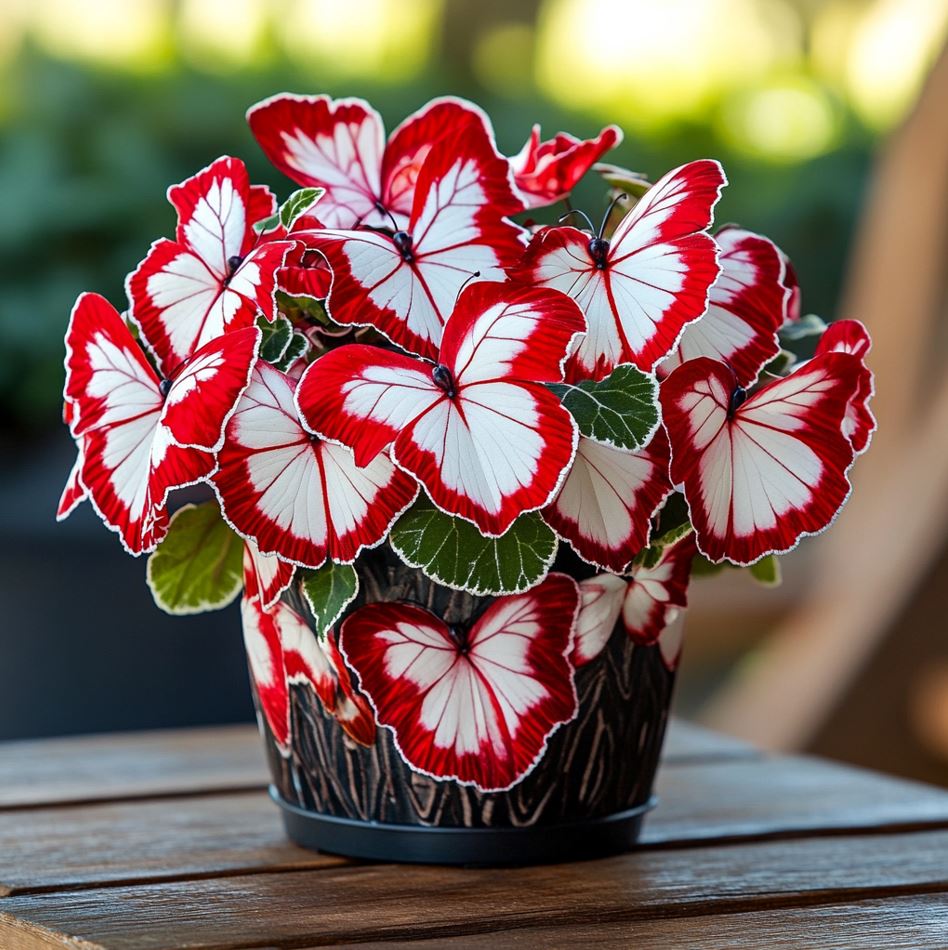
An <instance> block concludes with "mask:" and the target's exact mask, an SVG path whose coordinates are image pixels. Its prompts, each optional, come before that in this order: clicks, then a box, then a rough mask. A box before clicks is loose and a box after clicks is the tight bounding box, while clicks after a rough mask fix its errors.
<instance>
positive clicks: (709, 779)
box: [642, 756, 948, 846]
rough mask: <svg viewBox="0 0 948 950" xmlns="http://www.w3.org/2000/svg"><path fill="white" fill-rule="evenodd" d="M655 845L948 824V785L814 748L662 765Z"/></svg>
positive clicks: (651, 830)
mask: <svg viewBox="0 0 948 950" xmlns="http://www.w3.org/2000/svg"><path fill="white" fill-rule="evenodd" d="M656 791H657V793H658V796H659V805H658V807H657V808H656V809H655V811H654V812H653V814H652V815H650V816H649V818H648V819H647V821H646V824H645V827H644V831H643V839H642V840H643V842H644V843H647V844H649V845H652V846H655V845H672V844H680V843H686V844H687V843H693V842H695V841H700V840H709V841H710V840H715V841H718V842H720V841H726V840H729V839H732V838H733V839H739V838H747V837H779V836H791V835H797V836H798V835H801V834H814V833H827V832H838V833H843V832H848V831H854V830H873V829H880V828H889V829H891V830H900V829H901V830H915V829H920V828H924V827H932V828H938V827H946V826H948V791H945V790H944V789H940V788H935V787H934V786H931V785H922V784H920V783H918V782H910V781H906V780H904V779H897V778H892V777H889V776H886V775H880V774H879V773H877V772H869V771H866V770H865V769H856V768H852V767H850V766H845V765H838V764H836V763H833V762H828V761H826V760H824V759H816V758H811V757H806V756H779V757H772V758H771V757H764V758H760V759H756V760H753V759H749V760H744V761H731V762H723V763H718V764H713V765H711V764H708V765H692V766H678V767H675V768H664V769H662V770H661V771H660V773H659V776H658V781H657V783H656Z"/></svg>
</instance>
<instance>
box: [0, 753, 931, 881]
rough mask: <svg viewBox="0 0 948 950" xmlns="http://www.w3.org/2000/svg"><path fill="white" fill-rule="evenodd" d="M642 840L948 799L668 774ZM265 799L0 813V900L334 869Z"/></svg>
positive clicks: (808, 823)
mask: <svg viewBox="0 0 948 950" xmlns="http://www.w3.org/2000/svg"><path fill="white" fill-rule="evenodd" d="M658 792H659V794H660V795H661V803H660V805H659V807H658V808H657V809H656V810H655V811H654V812H653V813H652V814H651V815H650V816H649V818H648V819H647V821H646V824H645V828H644V832H643V844H644V845H645V846H651V847H659V846H662V847H669V846H686V845H688V844H689V843H691V844H694V843H695V842H709V843H710V842H721V841H731V840H739V839H746V838H768V837H789V836H797V837H799V836H803V835H815V834H826V833H840V832H841V831H844V830H849V831H852V830H859V829H876V828H883V827H888V828H890V829H900V830H910V829H912V830H914V829H919V828H938V827H948V792H944V791H941V790H939V789H935V788H931V787H928V786H924V785H918V784H916V783H914V782H905V781H901V780H898V779H891V778H887V777H885V776H881V775H876V774H874V773H871V772H864V771H862V770H858V769H850V768H846V767H844V766H837V765H833V764H831V763H827V762H821V761H819V760H816V759H776V760H770V759H759V760H752V759H749V760H741V761H736V762H725V763H718V764H713V765H711V764H701V765H691V766H677V767H673V768H665V769H664V770H663V772H662V773H661V775H660V777H659V781H658ZM340 860H341V859H337V858H332V857H330V856H328V855H318V854H313V853H312V852H308V851H304V850H302V849H299V848H296V847H295V846H294V845H292V844H290V843H289V842H288V841H287V839H286V836H285V834H284V832H283V826H282V823H281V821H280V817H279V812H278V810H277V808H276V806H275V805H274V804H273V803H272V802H271V801H270V800H269V798H268V797H267V796H266V795H264V794H263V793H261V792H248V793H241V794H229V795H222V796H195V797H190V798H180V799H177V800H175V801H174V803H173V804H172V803H169V802H167V801H165V800H159V801H135V802H123V803H113V804H103V805H86V806H75V807H71V808H44V809H37V810H35V811H32V812H31V813H30V814H29V818H28V821H26V822H25V816H24V815H23V814H22V813H20V812H8V813H6V814H4V813H0V895H9V894H22V893H37V892H43V891H52V890H63V889H74V888H79V887H90V886H103V885H110V886H114V885H116V884H123V883H130V882H133V881H141V882H154V881H160V880H178V879H184V878H198V877H208V876H215V875H216V876H224V875H233V874H249V873H254V872H259V871H263V870H287V869H291V868H313V869H315V868H324V867H334V866H336V865H338V864H339V863H340Z"/></svg>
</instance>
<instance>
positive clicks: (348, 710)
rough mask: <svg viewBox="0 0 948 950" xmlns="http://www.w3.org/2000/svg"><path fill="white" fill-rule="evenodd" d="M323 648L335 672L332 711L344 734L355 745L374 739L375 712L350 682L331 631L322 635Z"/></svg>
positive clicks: (369, 744)
mask: <svg viewBox="0 0 948 950" xmlns="http://www.w3.org/2000/svg"><path fill="white" fill-rule="evenodd" d="M326 650H327V653H328V655H329V659H330V661H331V662H332V665H333V669H334V670H335V674H336V681H337V682H336V696H335V702H334V705H333V709H332V714H333V715H334V716H335V717H336V721H337V722H338V723H339V725H340V726H342V728H343V729H344V730H345V732H346V734H347V735H348V736H349V738H350V739H352V740H353V741H354V742H358V743H359V745H364V746H371V745H373V744H374V743H375V733H376V725H375V713H374V712H373V711H372V707H371V706H370V705H369V703H368V701H367V700H366V698H365V696H363V695H362V693H360V692H359V691H358V690H357V689H356V688H355V686H353V684H352V677H351V676H350V675H349V667H348V666H346V661H345V659H344V658H343V656H342V654H341V653H340V652H339V646H338V644H337V643H336V637H335V635H334V634H330V635H329V636H328V637H327V638H326Z"/></svg>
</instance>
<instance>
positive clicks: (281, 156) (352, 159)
mask: <svg viewBox="0 0 948 950" xmlns="http://www.w3.org/2000/svg"><path fill="white" fill-rule="evenodd" d="M247 121H248V123H249V124H250V129H251V131H252V132H253V134H254V136H255V138H256V139H257V142H258V143H259V144H260V147H261V148H262V149H263V151H264V153H265V154H266V156H267V158H269V159H270V161H271V162H272V163H273V164H274V165H275V166H276V167H277V168H278V169H279V170H280V171H281V172H283V174H284V175H286V176H287V177H288V178H291V179H292V180H293V181H295V182H297V183H298V184H300V185H305V186H308V187H316V188H325V189H326V194H325V195H323V197H322V199H321V200H320V203H319V216H320V219H321V220H322V221H323V223H324V224H325V225H326V226H327V227H344V228H348V227H355V225H356V224H357V223H358V222H361V223H363V224H367V225H370V226H373V227H377V226H380V225H382V224H385V223H387V222H386V220H385V218H384V216H383V215H380V213H379V211H378V210H377V209H376V207H375V203H376V201H378V200H379V197H380V196H381V166H382V153H383V151H384V149H385V129H384V127H383V125H382V118H381V116H380V115H379V114H378V113H377V112H376V111H375V109H373V108H372V107H371V106H370V105H369V104H368V103H367V102H365V101H364V100H362V99H355V98H351V99H336V100H334V99H331V98H330V97H329V96H295V95H291V94H289V93H282V94H280V95H277V96H272V97H271V98H269V99H265V100H264V101H263V102H260V103H258V104H257V105H255V106H253V107H252V108H251V109H250V110H249V112H248V113H247Z"/></svg>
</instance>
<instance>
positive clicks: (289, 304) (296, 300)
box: [276, 290, 341, 329]
mask: <svg viewBox="0 0 948 950" xmlns="http://www.w3.org/2000/svg"><path fill="white" fill-rule="evenodd" d="M276 299H277V306H278V307H279V308H280V311H281V313H285V314H286V315H287V316H300V317H302V318H304V319H307V320H311V321H312V322H313V323H318V324H320V325H322V326H324V327H329V328H330V329H341V328H340V327H339V324H337V323H333V321H332V320H330V319H329V314H328V313H327V312H326V307H325V306H324V305H323V302H322V301H321V300H317V299H316V298H315V297H291V296H290V295H289V294H288V293H285V292H284V291H282V290H278V291H277V295H276Z"/></svg>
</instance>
